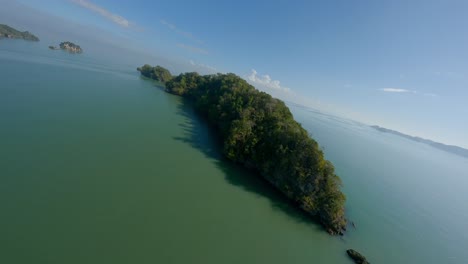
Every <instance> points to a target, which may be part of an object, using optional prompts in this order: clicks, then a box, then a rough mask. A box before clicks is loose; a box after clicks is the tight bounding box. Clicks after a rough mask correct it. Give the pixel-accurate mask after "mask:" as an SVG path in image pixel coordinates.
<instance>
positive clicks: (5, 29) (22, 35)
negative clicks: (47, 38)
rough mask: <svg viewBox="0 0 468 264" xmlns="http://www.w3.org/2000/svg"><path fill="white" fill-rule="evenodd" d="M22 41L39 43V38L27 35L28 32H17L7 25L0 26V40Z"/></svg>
mask: <svg viewBox="0 0 468 264" xmlns="http://www.w3.org/2000/svg"><path fill="white" fill-rule="evenodd" d="M2 38H10V39H24V40H28V41H39V38H38V37H36V36H34V35H33V34H31V33H29V32H28V31H23V32H21V31H19V30H16V29H14V28H12V27H10V26H8V25H4V24H0V39H2Z"/></svg>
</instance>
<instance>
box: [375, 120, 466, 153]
mask: <svg viewBox="0 0 468 264" xmlns="http://www.w3.org/2000/svg"><path fill="white" fill-rule="evenodd" d="M371 127H372V128H374V129H376V130H378V131H380V132H384V133H390V134H394V135H397V136H400V137H404V138H407V139H410V140H413V141H416V142H421V143H424V144H427V145H429V146H432V147H434V148H437V149H440V150H443V151H447V152H450V153H452V154H456V155H459V156H462V157H465V158H468V149H464V148H461V147H458V146H451V145H445V144H442V143H439V142H434V141H432V140H429V139H424V138H420V137H414V136H410V135H406V134H403V133H401V132H398V131H395V130H391V129H388V128H383V127H379V126H371Z"/></svg>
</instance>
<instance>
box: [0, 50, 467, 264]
mask: <svg viewBox="0 0 468 264" xmlns="http://www.w3.org/2000/svg"><path fill="white" fill-rule="evenodd" d="M41 45H43V44H41V43H28V42H23V41H0V81H1V85H0V124H1V129H0V210H1V212H2V217H1V218H0V235H1V236H0V237H1V238H0V263H332V264H333V263H352V262H351V261H350V260H349V259H348V258H347V256H346V255H345V252H344V251H345V249H347V248H355V249H357V250H359V251H362V252H363V253H364V254H365V255H366V256H368V258H369V259H370V260H371V262H373V263H465V262H466V260H467V259H468V252H466V250H465V249H466V248H468V209H467V207H466V205H467V204H468V194H467V193H468V192H467V191H468V178H467V176H468V173H467V172H468V159H463V158H461V157H458V156H455V155H452V154H449V153H445V152H442V151H439V150H436V149H433V148H431V147H429V146H426V145H423V144H420V143H415V142H412V141H409V140H406V139H403V138H399V137H397V136H394V135H389V134H383V133H380V132H378V131H375V130H373V129H372V128H369V127H367V126H364V125H361V124H359V123H355V122H352V121H348V120H344V119H340V118H336V117H333V116H329V115H324V114H321V113H317V112H313V111H311V110H310V109H306V108H300V107H296V106H291V110H292V111H293V113H294V115H295V117H296V119H297V120H298V121H300V122H301V123H302V124H303V126H304V127H305V128H307V129H308V130H309V131H310V132H311V134H312V135H313V136H314V137H315V138H316V139H317V140H318V141H319V143H320V144H321V145H322V146H323V147H324V149H325V153H326V155H327V158H329V159H330V160H332V162H333V163H334V164H335V166H336V169H337V172H338V173H339V175H340V176H341V178H342V179H343V183H344V188H343V190H344V192H345V193H346V195H347V197H348V202H347V214H348V215H349V218H350V219H351V220H352V221H354V222H355V223H356V226H357V228H356V229H351V230H350V231H349V232H348V233H347V234H346V236H345V237H343V238H338V237H331V236H329V235H328V234H326V233H325V232H324V231H323V230H322V229H321V227H320V226H318V225H316V224H314V223H312V222H310V221H309V219H308V218H306V217H304V216H303V215H302V214H301V213H299V212H298V211H297V210H295V209H294V208H293V207H291V206H290V205H289V204H288V202H287V201H285V200H284V199H282V197H281V196H280V195H278V194H277V193H276V192H275V191H274V190H272V189H271V188H270V187H269V186H267V185H266V184H265V183H264V182H263V181H262V180H261V179H259V178H257V177H256V176H254V175H251V174H250V173H248V172H246V171H245V170H242V169H240V168H236V167H235V166H232V165H231V164H229V163H227V162H226V161H224V160H223V159H222V157H221V155H220V153H219V151H218V149H217V148H216V144H215V142H214V140H213V137H212V135H211V134H210V132H209V130H208V129H207V127H206V126H205V125H204V123H203V122H202V121H201V120H200V119H199V118H198V117H197V116H196V115H195V114H194V113H193V111H192V110H191V108H190V106H189V105H188V104H187V103H186V102H184V101H182V100H181V98H178V97H174V96H172V95H169V94H166V93H164V92H163V91H162V90H161V89H159V88H157V87H155V86H154V84H153V83H151V82H149V81H146V80H143V79H141V78H140V77H139V75H138V73H137V72H136V71H135V66H133V65H126V64H125V62H122V64H121V65H108V64H106V63H105V61H100V60H97V59H95V58H92V57H90V56H89V55H87V54H86V53H83V54H82V55H73V54H68V53H65V52H61V51H50V50H48V49H47V47H45V46H44V47H42V46H41ZM144 63H154V62H141V64H144Z"/></svg>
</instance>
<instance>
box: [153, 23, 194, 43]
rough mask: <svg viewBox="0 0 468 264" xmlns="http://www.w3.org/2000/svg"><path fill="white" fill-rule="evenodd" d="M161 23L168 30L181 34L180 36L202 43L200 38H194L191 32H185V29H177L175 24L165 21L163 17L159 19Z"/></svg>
mask: <svg viewBox="0 0 468 264" xmlns="http://www.w3.org/2000/svg"><path fill="white" fill-rule="evenodd" d="M161 24H163V25H165V26H167V27H168V28H169V29H170V30H172V31H174V32H176V33H177V34H179V35H182V36H184V37H186V38H189V39H191V40H193V41H195V42H197V43H199V44H202V43H203V41H201V40H199V39H198V38H196V37H195V36H194V35H193V34H192V33H190V32H187V31H183V30H181V29H179V28H178V27H177V26H176V25H174V24H172V23H169V22H167V21H166V20H164V19H163V20H161Z"/></svg>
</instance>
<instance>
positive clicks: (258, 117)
mask: <svg viewBox="0 0 468 264" xmlns="http://www.w3.org/2000/svg"><path fill="white" fill-rule="evenodd" d="M137 70H138V71H139V72H140V73H141V75H143V76H145V77H148V78H151V79H153V80H156V81H158V82H160V83H162V84H164V85H165V89H166V92H168V93H171V94H175V95H178V96H182V97H184V98H187V100H188V101H191V102H192V105H193V107H194V108H195V110H196V111H197V112H199V113H200V114H201V115H203V116H205V117H206V120H207V121H208V123H209V124H210V125H211V127H212V128H214V129H215V130H216V131H217V132H218V135H219V136H220V139H221V142H222V146H223V154H224V156H225V157H226V158H227V159H228V160H230V161H231V162H234V163H237V164H239V165H242V166H244V167H246V168H248V169H250V170H252V171H254V172H256V174H258V175H259V176H261V177H263V178H264V179H265V180H266V181H267V182H268V183H270V184H271V185H272V186H273V187H275V188H276V189H278V190H279V191H280V192H281V193H283V194H284V195H285V196H286V197H287V198H289V199H290V200H291V201H292V202H293V203H294V204H296V205H297V206H298V207H299V208H301V209H302V210H303V211H304V212H306V213H307V214H308V215H310V216H312V218H313V219H316V220H317V221H318V222H320V223H321V224H322V225H323V226H324V228H325V230H326V231H327V232H328V233H330V234H332V235H342V234H343V232H344V231H345V230H346V224H347V221H346V219H345V215H344V214H345V210H344V204H345V200H346V198H345V195H344V194H343V193H342V192H341V190H340V188H341V180H340V178H339V177H338V176H337V175H336V174H335V170H334V167H333V164H332V163H331V162H330V161H328V160H326V159H325V157H324V153H323V151H322V149H321V148H320V147H319V145H318V143H317V142H316V141H315V140H314V139H312V138H311V137H310V136H309V133H308V132H307V131H306V130H305V129H304V128H303V127H302V126H301V124H299V123H298V122H296V121H295V120H294V118H293V115H292V114H291V112H290V111H289V108H288V107H287V106H286V105H285V103H284V102H283V101H281V100H279V99H276V98H273V97H272V96H271V95H269V94H267V93H265V92H261V91H259V90H257V89H255V87H253V86H252V85H250V84H249V83H247V82H246V81H245V80H244V79H242V78H240V77H239V76H237V75H235V74H233V73H228V74H220V73H218V74H213V75H204V76H202V75H199V74H198V73H196V72H190V73H183V74H180V75H178V76H172V74H171V73H170V72H169V71H168V70H167V69H165V68H163V67H161V66H156V67H152V66H150V65H144V66H142V67H138V68H137Z"/></svg>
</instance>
